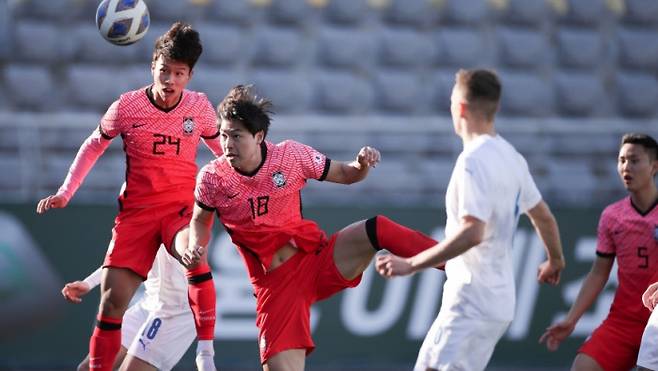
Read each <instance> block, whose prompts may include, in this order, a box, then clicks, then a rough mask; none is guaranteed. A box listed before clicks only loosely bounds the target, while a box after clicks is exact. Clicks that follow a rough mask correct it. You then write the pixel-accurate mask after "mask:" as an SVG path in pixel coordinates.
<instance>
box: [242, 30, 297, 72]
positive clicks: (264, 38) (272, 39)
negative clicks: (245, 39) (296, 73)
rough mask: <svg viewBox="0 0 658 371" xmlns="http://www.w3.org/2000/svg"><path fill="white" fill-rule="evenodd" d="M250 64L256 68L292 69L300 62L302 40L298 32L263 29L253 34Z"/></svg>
mask: <svg viewBox="0 0 658 371" xmlns="http://www.w3.org/2000/svg"><path fill="white" fill-rule="evenodd" d="M253 43H254V51H253V55H252V56H251V64H253V65H257V66H272V67H293V66H294V64H295V63H297V62H298V61H299V60H300V57H301V52H302V39H301V35H300V34H299V32H296V31H293V30H292V29H288V28H275V27H264V28H261V29H258V30H256V31H255V32H254V39H253Z"/></svg>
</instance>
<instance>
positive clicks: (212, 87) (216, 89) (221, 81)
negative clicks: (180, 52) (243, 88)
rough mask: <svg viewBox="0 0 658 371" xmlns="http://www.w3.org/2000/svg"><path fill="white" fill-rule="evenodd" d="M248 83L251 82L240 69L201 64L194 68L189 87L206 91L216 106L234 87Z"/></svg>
mask: <svg viewBox="0 0 658 371" xmlns="http://www.w3.org/2000/svg"><path fill="white" fill-rule="evenodd" d="M246 83H249V82H248V81H247V80H246V79H245V78H244V76H243V74H242V73H239V72H238V71H235V70H231V69H220V68H217V67H215V66H211V65H207V64H199V65H197V66H196V67H195V68H194V76H192V80H190V83H189V85H188V89H191V90H196V91H200V92H203V93H205V94H206V95H207V96H208V99H209V100H210V103H212V105H213V106H214V107H216V106H217V105H218V104H219V102H220V101H221V100H222V99H224V97H225V96H226V93H228V91H229V90H230V89H231V88H232V87H234V86H235V85H238V84H246Z"/></svg>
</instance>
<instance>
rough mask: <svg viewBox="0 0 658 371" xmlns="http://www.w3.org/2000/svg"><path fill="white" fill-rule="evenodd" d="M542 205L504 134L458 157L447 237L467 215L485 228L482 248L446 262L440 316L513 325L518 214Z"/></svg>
mask: <svg viewBox="0 0 658 371" xmlns="http://www.w3.org/2000/svg"><path fill="white" fill-rule="evenodd" d="M540 201H541V195H540V193H539V190H538V189H537V186H536V185H535V183H534V181H533V179H532V176H531V175H530V172H529V170H528V164H527V163H526V161H525V159H524V158H523V156H522V155H521V154H520V153H518V152H517V151H516V150H515V149H514V147H513V146H512V145H511V144H509V143H508V142H507V141H506V140H505V139H503V138H502V137H501V136H500V135H496V136H490V135H481V136H479V137H478V138H476V139H474V140H473V141H471V142H470V143H468V144H467V145H466V146H465V147H464V150H463V151H462V153H461V154H460V155H459V158H458V159H457V162H456V164H455V168H454V170H453V172H452V176H451V178H450V183H449V184H448V189H447V191H446V213H447V222H446V238H449V237H451V236H453V235H454V234H455V233H456V232H457V230H458V229H459V225H460V220H461V218H462V217H464V216H472V217H475V218H477V219H479V220H481V221H483V222H485V223H486V226H485V230H484V237H483V239H482V243H480V244H479V245H477V246H474V247H472V248H471V249H469V250H468V251H466V252H465V253H463V254H461V255H460V256H457V257H455V258H453V259H450V260H448V262H447V263H446V268H445V270H446V275H447V280H446V283H445V286H444V290H443V302H442V304H441V312H443V313H444V314H446V315H448V314H456V315H463V316H466V317H471V318H479V319H488V320H495V321H511V320H512V319H513V318H514V307H515V289H514V274H513V273H514V272H513V268H512V256H511V253H512V252H511V248H512V239H513V236H514V232H515V230H516V226H517V223H518V219H519V215H520V214H521V213H525V212H526V211H528V210H529V209H531V208H532V207H534V206H536V205H537V204H538V203H539V202H540Z"/></svg>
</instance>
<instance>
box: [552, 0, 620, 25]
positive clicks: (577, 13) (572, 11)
mask: <svg viewBox="0 0 658 371" xmlns="http://www.w3.org/2000/svg"><path fill="white" fill-rule="evenodd" d="M566 1H567V7H566V12H565V13H564V14H561V15H560V16H559V17H558V18H559V19H560V20H561V21H563V22H565V23H571V24H578V25H598V24H600V23H601V22H603V21H604V20H605V19H607V18H608V16H609V13H608V8H607V7H606V4H605V1H606V0H590V1H582V0H566Z"/></svg>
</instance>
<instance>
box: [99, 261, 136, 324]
mask: <svg viewBox="0 0 658 371" xmlns="http://www.w3.org/2000/svg"><path fill="white" fill-rule="evenodd" d="M142 281H143V279H142V277H141V276H139V275H138V274H137V273H135V272H134V271H132V270H130V269H128V268H115V267H108V268H104V272H103V276H102V278H101V313H102V314H103V315H104V316H110V317H115V318H120V317H123V314H124V312H125V311H126V309H127V308H128V304H130V300H131V299H132V297H133V295H135V291H137V288H138V287H139V285H141V284H142Z"/></svg>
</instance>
